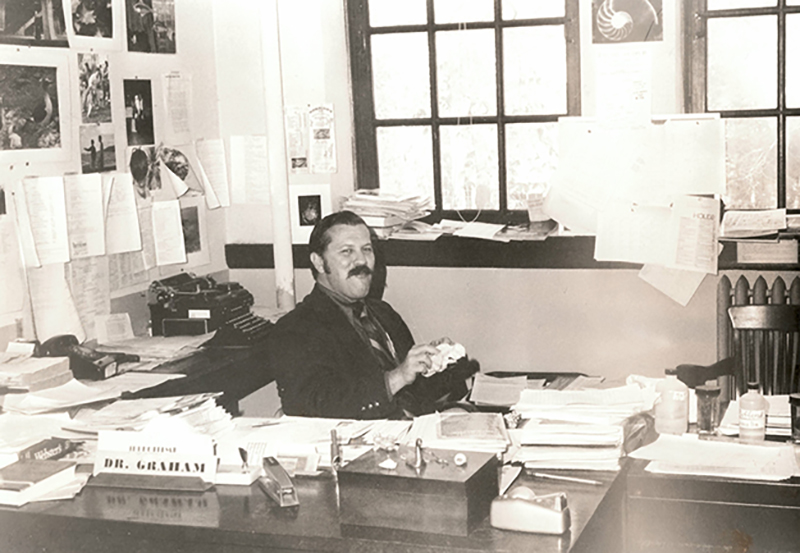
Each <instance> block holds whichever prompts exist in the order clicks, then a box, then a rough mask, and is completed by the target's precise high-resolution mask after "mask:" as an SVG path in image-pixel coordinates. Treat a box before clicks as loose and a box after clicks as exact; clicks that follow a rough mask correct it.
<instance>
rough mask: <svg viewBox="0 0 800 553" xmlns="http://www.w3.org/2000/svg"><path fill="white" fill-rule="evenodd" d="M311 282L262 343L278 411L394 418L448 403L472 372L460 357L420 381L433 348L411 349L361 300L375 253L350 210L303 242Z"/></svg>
mask: <svg viewBox="0 0 800 553" xmlns="http://www.w3.org/2000/svg"><path fill="white" fill-rule="evenodd" d="M309 251H310V260H311V272H312V273H313V275H314V279H315V281H316V284H315V286H314V289H313V290H312V291H311V293H310V294H309V295H308V296H306V298H305V299H304V300H303V301H302V302H301V303H300V304H298V305H297V307H296V308H295V309H294V310H293V311H291V312H290V313H288V314H286V315H285V316H284V317H282V318H281V319H280V320H279V321H278V323H277V324H276V326H275V329H274V331H273V332H272V334H271V336H270V342H271V343H270V347H269V357H270V366H271V367H272V368H273V370H274V371H275V374H276V378H277V381H278V391H279V393H280V396H281V403H282V407H283V412H284V413H285V414H287V415H303V416H314V417H334V418H356V419H375V418H397V417H402V416H403V415H420V414H423V413H426V412H431V411H433V410H434V409H435V406H436V402H437V400H440V399H442V398H444V397H448V394H449V399H453V400H457V399H460V398H461V397H462V396H463V395H464V394H465V393H466V391H467V389H466V385H465V379H466V378H468V377H469V376H471V375H472V374H474V373H475V372H476V371H477V370H478V364H477V362H475V361H468V360H466V359H462V360H461V362H460V363H459V364H457V365H456V366H455V367H451V368H449V369H448V370H446V371H444V372H440V373H438V374H435V375H433V376H431V377H429V378H424V377H419V376H418V375H419V374H420V373H422V372H424V371H425V370H426V369H428V368H430V367H431V357H432V356H433V355H435V354H436V352H437V350H436V347H435V345H437V344H438V343H440V342H442V341H448V342H449V339H447V338H443V339H441V340H439V341H437V342H433V343H431V344H417V345H415V344H414V339H413V337H412V335H411V332H410V331H409V329H408V327H407V326H406V324H405V322H403V319H402V318H401V317H400V315H399V314H398V313H397V312H396V311H395V310H394V309H392V307H391V306H390V305H389V304H388V303H386V302H384V301H382V300H380V299H376V298H374V297H371V296H370V285H371V283H372V277H373V273H374V270H375V252H374V250H373V243H372V237H371V235H370V230H369V228H368V227H367V225H366V223H364V221H363V220H362V219H361V217H359V216H358V215H356V214H355V213H352V212H350V211H340V212H337V213H333V214H331V215H328V216H327V217H325V218H324V219H322V220H321V221H319V222H318V223H317V225H316V226H315V227H314V230H313V231H312V233H311V238H310V240H309Z"/></svg>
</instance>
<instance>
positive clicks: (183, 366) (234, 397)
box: [125, 341, 274, 416]
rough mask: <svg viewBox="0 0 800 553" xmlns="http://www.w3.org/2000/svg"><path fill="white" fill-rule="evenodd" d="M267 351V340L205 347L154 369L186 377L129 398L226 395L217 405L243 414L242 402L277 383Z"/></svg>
mask: <svg viewBox="0 0 800 553" xmlns="http://www.w3.org/2000/svg"><path fill="white" fill-rule="evenodd" d="M266 348H267V344H266V341H262V342H258V343H255V344H253V345H252V346H247V347H215V348H203V349H201V350H199V351H197V352H196V353H194V354H192V355H190V356H188V357H183V358H181V359H177V360H175V361H168V362H166V363H164V364H163V365H160V366H158V367H156V368H155V369H153V372H156V373H159V372H160V373H167V374H177V373H181V374H185V375H186V377H185V378H178V379H175V380H169V381H167V382H164V383H163V384H160V385H159V386H155V387H153V388H147V389H145V390H140V391H138V392H136V393H134V394H129V395H126V396H125V398H126V399H134V398H143V397H166V396H174V395H185V394H198V393H203V392H222V397H221V398H220V399H219V400H218V401H217V403H219V404H220V405H221V406H222V407H224V408H225V409H226V410H227V411H228V412H229V413H231V414H232V415H234V416H236V415H240V414H241V413H240V411H239V400H240V399H242V398H244V397H245V396H247V395H249V394H251V393H252V392H254V391H256V390H258V389H259V388H261V387H263V386H266V385H267V384H269V383H270V382H272V381H273V380H274V376H273V375H272V371H270V370H269V367H268V366H267V364H266V361H265V352H266Z"/></svg>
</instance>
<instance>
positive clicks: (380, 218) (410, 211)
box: [342, 190, 434, 228]
mask: <svg viewBox="0 0 800 553" xmlns="http://www.w3.org/2000/svg"><path fill="white" fill-rule="evenodd" d="M433 207H434V206H433V200H432V198H431V197H430V196H426V197H423V196H415V195H397V194H385V193H381V192H380V191H371V190H359V191H358V192H356V193H355V194H353V195H352V196H350V197H349V198H347V199H346V200H345V201H344V204H343V205H342V208H343V209H346V210H349V211H352V212H353V213H356V214H358V215H360V216H361V217H362V218H363V219H364V221H365V222H366V223H367V224H368V225H369V226H371V227H373V228H385V227H392V226H400V225H402V224H403V223H406V222H408V221H413V220H414V219H421V218H422V217H425V216H427V215H429V214H430V210H431V209H433Z"/></svg>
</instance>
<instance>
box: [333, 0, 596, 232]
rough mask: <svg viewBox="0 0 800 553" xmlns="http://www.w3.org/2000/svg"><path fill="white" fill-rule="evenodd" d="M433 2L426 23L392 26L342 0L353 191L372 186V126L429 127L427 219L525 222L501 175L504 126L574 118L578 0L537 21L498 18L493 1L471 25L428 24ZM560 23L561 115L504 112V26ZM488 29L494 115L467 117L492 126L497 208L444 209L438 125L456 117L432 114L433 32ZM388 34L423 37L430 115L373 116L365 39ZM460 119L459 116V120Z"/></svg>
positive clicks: (364, 1) (359, 2)
mask: <svg viewBox="0 0 800 553" xmlns="http://www.w3.org/2000/svg"><path fill="white" fill-rule="evenodd" d="M433 5H434V0H426V6H427V19H428V22H427V23H426V24H421V25H403V26H397V27H376V28H374V29H373V28H371V27H370V25H369V0H345V10H346V17H347V27H348V29H347V33H348V39H349V45H348V48H349V53H350V72H351V79H352V80H351V83H352V90H351V93H352V102H353V123H354V135H355V136H354V139H353V145H354V150H355V176H356V189H357V190H363V189H375V188H378V187H379V185H380V183H379V176H378V175H379V170H378V152H377V129H378V128H379V127H391V126H406V125H409V124H413V125H425V126H429V127H430V128H431V130H432V133H431V134H432V142H433V152H432V158H433V180H434V182H433V186H434V201H435V205H436V207H435V210H434V211H433V213H432V215H431V219H433V220H438V219H441V218H442V217H451V218H453V217H454V218H459V217H460V218H464V219H466V220H473V219H478V220H481V221H487V222H502V223H521V222H526V221H527V212H526V211H524V210H509V209H508V195H507V186H506V185H507V175H506V171H507V169H506V133H505V126H506V125H507V124H512V123H542V122H556V121H558V118H559V117H560V116H565V115H569V116H579V115H580V114H581V82H580V26H579V2H578V0H564V7H565V12H564V16H563V17H556V18H542V19H520V20H508V21H503V20H502V13H501V10H502V0H494V21H491V22H477V23H439V24H436V23H433V20H434V13H433ZM554 24H563V25H564V34H565V42H566V56H567V60H566V61H567V98H566V101H567V113H562V114H552V115H506V114H505V113H504V111H505V109H504V108H505V98H504V97H505V91H504V83H503V74H504V67H503V38H502V32H500V31H501V30H502V29H504V28H512V27H528V26H541V25H554ZM459 29H462V30H472V29H494V30H495V54H496V67H495V75H496V83H497V90H496V92H497V94H496V101H497V115H494V116H482V117H472V118H470V121H471V122H472V123H476V124H477V123H490V124H496V125H497V147H498V150H497V153H498V172H499V174H498V180H499V189H500V190H499V209H498V210H480V211H478V210H457V211H456V210H444V209H443V208H442V171H441V148H440V145H441V133H440V127H442V126H448V125H455V124H457V123H458V120H459V118H457V117H440V116H439V113H438V103H437V101H436V98H437V78H436V71H437V68H436V49H435V40H436V32H438V31H450V30H459ZM393 32H425V33H426V34H427V36H428V55H429V71H430V75H429V78H430V86H431V96H430V97H431V106H430V108H431V113H430V117H427V118H415V119H385V120H377V119H376V118H375V103H374V97H373V88H372V67H371V61H372V52H371V41H370V37H371V36H372V35H373V34H386V33H393ZM461 121H463V118H461Z"/></svg>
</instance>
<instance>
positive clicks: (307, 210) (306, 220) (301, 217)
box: [289, 184, 331, 244]
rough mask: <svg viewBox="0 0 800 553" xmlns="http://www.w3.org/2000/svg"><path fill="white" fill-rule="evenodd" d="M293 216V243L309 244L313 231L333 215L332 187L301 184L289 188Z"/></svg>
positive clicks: (290, 208)
mask: <svg viewBox="0 0 800 553" xmlns="http://www.w3.org/2000/svg"><path fill="white" fill-rule="evenodd" d="M289 210H290V212H291V215H292V243H293V244H308V239H309V237H310V236H311V230H312V229H313V228H314V225H316V224H317V222H319V221H320V220H321V219H322V218H323V217H325V216H326V215H329V214H330V213H331V187H330V186H329V185H327V184H300V185H294V186H290V187H289Z"/></svg>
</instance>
